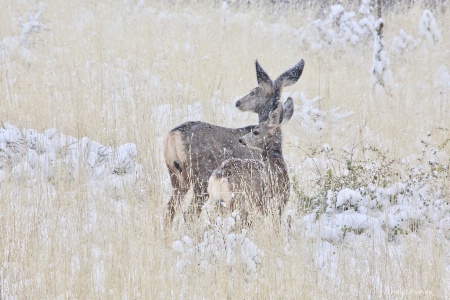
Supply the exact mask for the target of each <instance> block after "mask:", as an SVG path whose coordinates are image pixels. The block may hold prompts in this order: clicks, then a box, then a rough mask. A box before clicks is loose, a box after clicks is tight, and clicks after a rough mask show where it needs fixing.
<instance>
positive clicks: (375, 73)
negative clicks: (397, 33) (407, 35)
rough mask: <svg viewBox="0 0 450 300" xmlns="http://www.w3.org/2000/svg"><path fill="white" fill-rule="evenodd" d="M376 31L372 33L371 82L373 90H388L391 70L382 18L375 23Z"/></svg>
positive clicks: (390, 84)
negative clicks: (383, 33)
mask: <svg viewBox="0 0 450 300" xmlns="http://www.w3.org/2000/svg"><path fill="white" fill-rule="evenodd" d="M375 28H376V32H375V33H374V34H373V65H372V69H371V72H372V84H373V87H374V89H375V91H377V92H380V91H386V92H389V90H390V88H391V86H392V80H393V79H392V71H391V70H390V68H389V66H390V62H389V58H388V57H387V52H386V47H385V45H384V41H383V35H382V29H383V19H381V18H379V19H378V20H377V22H376V24H375Z"/></svg>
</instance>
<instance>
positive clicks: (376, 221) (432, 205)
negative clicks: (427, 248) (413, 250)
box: [291, 128, 450, 242]
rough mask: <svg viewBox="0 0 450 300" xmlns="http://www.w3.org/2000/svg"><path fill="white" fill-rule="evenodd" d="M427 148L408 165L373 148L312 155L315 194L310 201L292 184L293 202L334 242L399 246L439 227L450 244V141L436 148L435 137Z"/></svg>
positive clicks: (313, 152)
mask: <svg viewBox="0 0 450 300" xmlns="http://www.w3.org/2000/svg"><path fill="white" fill-rule="evenodd" d="M440 131H443V132H444V133H446V132H447V133H448V129H444V128H441V129H440ZM421 144H422V145H423V150H422V153H420V154H419V155H414V156H411V157H409V158H406V159H402V160H393V159H388V157H387V155H386V154H384V153H382V152H381V151H379V150H378V149H376V148H373V147H363V148H361V149H350V150H335V149H333V148H331V147H330V146H328V145H325V146H321V147H317V148H315V149H310V153H309V156H310V157H311V159H314V164H315V166H316V172H317V174H316V178H317V179H316V184H315V190H314V191H313V192H311V193H309V194H308V195H306V193H304V192H303V191H302V190H301V188H300V187H299V184H298V182H297V179H296V177H294V178H293V180H292V184H293V191H294V195H293V197H292V198H291V199H292V200H293V202H294V203H295V205H296V209H297V211H299V212H301V214H303V215H304V216H303V217H302V220H303V221H304V222H306V223H307V224H309V223H311V224H309V225H308V226H312V227H317V226H318V227H319V228H321V230H320V234H322V237H323V238H324V239H327V240H330V241H334V242H336V241H339V240H341V239H343V238H345V237H346V236H348V235H349V234H352V235H354V234H363V233H367V234H371V235H375V236H386V235H387V236H388V237H389V239H391V240H396V239H397V238H398V237H399V236H401V235H404V234H409V233H412V232H417V231H419V230H421V229H422V228H423V227H424V226H427V224H438V225H437V226H438V228H437V229H438V232H440V234H442V236H444V237H446V238H449V237H450V226H448V225H446V223H445V222H444V220H448V218H449V216H450V201H449V199H450V155H449V152H448V147H449V146H450V138H445V139H444V140H443V141H441V142H440V143H436V142H434V141H432V139H431V134H429V135H428V136H427V137H426V138H425V139H423V140H422V141H421ZM433 144H434V145H433ZM315 222H317V224H315Z"/></svg>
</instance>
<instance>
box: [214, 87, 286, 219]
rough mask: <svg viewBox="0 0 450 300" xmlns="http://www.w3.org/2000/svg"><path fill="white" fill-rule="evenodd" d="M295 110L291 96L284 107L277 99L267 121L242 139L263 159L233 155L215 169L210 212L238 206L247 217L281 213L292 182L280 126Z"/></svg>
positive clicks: (241, 140)
mask: <svg viewBox="0 0 450 300" xmlns="http://www.w3.org/2000/svg"><path fill="white" fill-rule="evenodd" d="M277 99H278V100H279V95H277ZM293 112H294V107H293V102H292V98H291V97H289V98H288V99H287V100H286V102H285V103H284V107H283V105H282V104H281V102H280V101H278V102H277V103H276V106H275V108H274V109H273V110H272V111H271V112H270V114H269V119H268V120H267V121H265V122H263V123H260V124H259V125H258V126H257V127H255V128H253V130H252V131H251V132H250V133H247V134H246V135H244V136H243V137H242V138H240V139H239V142H240V143H241V144H242V145H244V146H247V147H248V148H251V149H255V150H258V151H259V152H260V154H261V158H262V159H239V158H230V159H228V160H226V161H224V162H223V163H222V164H221V165H220V167H218V168H217V169H215V170H214V171H213V173H212V175H211V177H210V178H209V183H208V194H209V200H208V203H207V205H206V210H207V211H208V213H210V212H211V210H212V211H219V212H220V213H221V214H231V213H232V212H233V211H235V210H238V211H239V214H240V216H241V218H242V219H243V220H244V221H246V219H247V217H248V215H249V214H257V213H259V214H264V215H267V214H270V213H272V212H275V211H278V214H279V216H280V217H281V214H282V213H283V210H284V208H285V206H286V203H287V201H288V200H289V196H290V184H289V176H288V170H287V166H286V163H285V161H284V159H283V153H282V134H281V128H280V126H281V124H282V123H283V124H284V123H286V122H287V121H289V120H290V118H291V117H292V115H293Z"/></svg>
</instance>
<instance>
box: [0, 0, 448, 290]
mask: <svg viewBox="0 0 450 300" xmlns="http://www.w3.org/2000/svg"><path fill="white" fill-rule="evenodd" d="M275 7H276V8H277V9H273V6H270V5H267V4H264V3H263V2H257V3H256V4H254V5H250V6H246V5H241V6H233V5H230V6H229V8H228V9H227V10H223V9H222V8H221V3H212V4H211V3H203V2H200V3H199V2H193V3H188V2H177V1H173V2H171V3H166V2H165V1H148V2H147V3H146V2H144V1H102V2H97V3H92V1H78V2H67V1H60V0H49V1H46V2H43V3H36V2H35V1H20V2H17V1H7V3H6V4H5V5H3V8H2V9H1V10H0V34H1V35H0V41H3V44H0V45H1V47H0V50H1V51H0V54H1V56H0V82H1V84H0V121H2V122H9V123H11V124H14V125H15V126H19V127H22V128H35V129H37V130H39V131H43V130H45V129H47V128H51V127H55V128H56V129H57V130H58V131H60V132H63V133H65V134H68V135H73V136H75V137H77V138H81V137H83V136H88V137H90V138H91V139H93V140H96V141H99V142H100V143H102V144H105V145H115V146H117V145H120V144H123V143H126V142H132V143H135V144H136V145H137V146H138V150H139V155H138V161H139V163H141V164H142V165H143V166H144V173H143V177H142V178H141V179H140V180H139V181H138V182H136V183H135V184H133V185H126V186H125V190H126V192H127V193H126V196H125V197H124V198H117V197H115V196H113V195H111V191H108V190H105V189H103V188H97V187H95V184H92V183H90V182H89V181H88V179H86V178H85V177H84V176H83V175H80V178H77V179H76V180H72V179H67V176H65V174H66V173H65V170H58V172H59V173H57V174H60V176H59V177H58V180H56V181H55V182H53V183H48V182H39V183H38V184H37V185H34V186H31V187H30V186H27V185H26V184H21V183H17V182H16V181H8V180H5V181H3V182H2V183H0V205H1V208H0V232H1V242H0V257H1V264H0V295H1V296H0V298H4V299H16V298H17V299H45V298H49V299H51V298H58V299H60V298H81V299H97V298H126V299H128V298H141V299H166V298H208V299H212V298H262V299H266V298H269V299H276V298H287V299H308V298H309V299H311V298H314V299H318V298H322V299H327V298H336V299H348V298H366V297H371V298H400V297H401V296H404V298H405V299H414V298H416V297H417V295H418V294H419V296H420V297H424V298H430V299H431V298H432V299H442V298H445V297H446V296H447V297H448V295H449V292H450V291H449V289H450V288H449V286H448V282H449V279H450V277H449V260H448V252H447V251H448V250H447V249H446V246H445V245H446V244H445V243H444V242H442V241H441V240H439V239H437V237H436V235H435V232H434V231H432V230H430V231H429V232H427V233H426V234H425V235H424V236H425V238H418V237H416V236H415V235H412V236H406V237H405V238H404V245H406V246H404V247H399V246H398V245H395V244H392V243H388V242H386V243H374V244H372V245H367V244H365V243H363V240H361V244H360V245H358V247H354V246H352V247H350V246H347V245H346V244H343V245H340V246H339V247H337V248H330V246H329V245H328V244H325V243H323V242H322V241H320V240H317V239H314V238H311V237H305V236H304V235H303V233H302V232H297V233H295V234H292V235H290V236H288V235H284V234H279V232H278V231H276V230H274V229H271V228H270V226H267V224H261V225H259V226H258V225H255V226H254V227H253V228H252V229H251V230H250V231H249V233H248V234H249V237H251V238H252V240H253V241H254V242H255V243H256V244H257V245H258V246H259V247H260V248H261V249H263V251H264V261H263V264H262V266H261V267H260V268H259V269H258V271H257V274H247V273H246V272H245V268H244V267H243V265H244V263H243V262H240V261H239V260H238V262H237V264H236V266H237V267H235V268H233V269H232V270H230V267H228V266H227V265H226V264H225V263H223V262H218V263H217V264H216V265H215V266H214V267H213V268H212V269H210V270H209V271H205V270H203V269H201V268H200V267H199V266H197V265H195V264H193V265H191V266H188V267H187V268H185V269H184V270H183V272H181V273H179V272H177V271H176V263H177V253H176V252H174V251H173V250H172V248H171V244H172V242H173V241H174V240H175V239H177V238H180V237H181V236H183V235H184V234H186V232H187V234H190V233H189V230H188V229H183V228H181V229H180V231H177V228H175V229H174V230H173V231H169V232H164V231H163V228H162V227H161V216H162V212H163V209H164V203H165V201H167V200H168V198H169V196H170V185H169V179H168V174H167V171H166V169H165V166H164V163H163V158H162V138H163V135H164V133H165V132H167V131H168V130H169V129H171V128H172V127H174V126H176V125H178V124H180V123H182V122H184V121H186V120H194V119H200V120H202V121H207V122H211V123H214V124H220V125H224V126H232V127H238V126H241V125H245V124H249V123H255V122H256V121H257V119H256V116H253V115H248V114H244V113H241V112H238V111H236V110H235V108H234V107H233V106H234V99H235V97H236V96H238V95H243V94H245V93H247V92H248V91H249V90H250V89H251V88H253V87H254V86H255V85H256V78H255V70H254V60H255V59H256V58H257V59H259V61H260V63H261V64H262V65H263V67H264V68H265V70H266V71H267V72H268V73H269V74H270V75H271V76H272V77H276V76H278V75H279V74H280V73H281V72H283V71H284V70H286V69H287V68H288V67H289V66H291V65H293V64H294V63H296V62H298V61H299V60H300V59H301V58H304V59H305V61H306V66H305V70H304V73H303V75H302V77H301V79H300V81H299V82H298V83H297V84H296V85H294V86H293V87H289V88H286V92H287V93H290V92H294V91H303V92H304V94H305V95H306V96H307V97H308V98H313V97H316V96H320V97H323V100H321V102H320V109H322V110H324V111H326V110H330V109H332V108H336V107H341V108H342V109H343V110H345V111H352V112H354V114H353V115H352V116H351V117H350V118H349V121H348V122H349V124H350V125H349V127H347V128H346V129H345V130H340V131H338V133H336V130H335V124H333V123H332V122H331V121H329V122H328V123H327V124H326V125H327V126H326V128H325V129H324V130H323V131H321V132H320V133H319V134H317V133H310V134H308V133H304V131H302V129H301V119H300V118H299V117H298V116H297V119H295V118H294V119H293V121H294V122H292V121H291V122H290V124H289V125H287V126H286V128H285V129H284V138H285V145H286V147H285V152H286V157H288V158H289V161H288V163H289V164H290V165H294V166H295V165H296V164H300V162H301V161H302V160H304V159H305V151H301V150H302V149H303V150H305V149H307V148H308V147H315V146H318V145H321V144H323V143H327V144H330V145H332V146H333V147H335V148H346V147H352V146H354V145H357V144H358V143H361V142H362V141H366V140H371V142H372V143H374V144H376V145H377V146H378V147H380V148H382V149H383V150H384V151H386V152H387V153H388V154H389V155H391V156H392V157H393V158H402V157H406V156H408V155H410V154H413V153H416V152H417V151H419V150H420V147H421V144H420V139H419V138H418V136H421V135H426V134H427V132H428V131H432V132H435V131H436V128H438V127H444V128H449V129H450V124H449V115H450V111H449V110H450V95H449V92H448V89H447V90H446V91H444V92H442V91H440V90H439V89H437V88H436V86H435V81H436V76H437V75H436V74H438V69H439V67H440V66H445V67H446V68H447V70H449V69H450V52H449V50H448V49H450V42H449V41H450V31H449V30H448V28H449V26H450V23H449V20H450V18H448V13H447V14H445V15H444V14H442V13H441V12H439V13H437V14H436V17H437V21H438V25H439V28H440V29H441V33H442V42H441V43H440V44H437V45H429V44H425V43H423V44H421V45H420V46H419V47H418V48H417V49H415V50H414V51H410V52H407V53H405V54H404V55H402V56H400V57H395V56H390V60H391V70H392V72H393V76H394V85H395V88H394V89H393V93H392V94H391V95H385V94H376V93H374V91H373V89H372V85H371V81H370V80H371V78H370V68H371V65H372V55H373V53H372V46H371V45H372V44H371V43H370V42H369V44H368V46H365V47H362V48H359V49H350V48H349V49H347V51H345V52H342V53H316V52H314V51H312V50H309V49H308V48H307V47H305V45H301V44H299V42H298V36H296V35H295V34H294V33H295V29H299V28H301V27H302V26H305V25H306V24H308V23H309V22H310V21H312V20H314V19H315V18H316V17H317V14H318V13H317V11H318V7H317V6H314V5H313V6H302V5H299V4H296V5H294V6H292V7H291V9H287V8H285V7H283V6H282V5H279V6H275ZM422 10H423V7H421V6H420V5H419V4H418V5H415V6H414V7H412V8H410V9H406V8H404V9H399V11H400V12H399V13H396V12H395V11H393V12H390V13H387V14H386V16H385V31H384V33H385V40H386V44H387V45H389V43H390V42H391V41H392V39H393V37H394V36H395V35H398V32H399V30H400V29H401V28H404V29H406V30H407V31H408V32H409V33H410V34H414V35H417V33H418V23H419V20H420V16H421V13H422ZM39 11H42V16H41V17H40V18H39V24H40V26H37V27H34V28H33V29H34V30H31V31H24V29H23V28H24V27H23V24H24V23H26V22H27V21H29V15H30V14H31V15H35V14H36V13H37V12H39ZM295 100H297V101H299V100H298V99H294V101H295ZM197 103H199V104H197ZM297 104H298V105H300V103H297ZM296 114H297V113H296ZM369 129H370V130H369ZM300 133H304V135H303V136H300ZM444 138H445V137H444ZM294 146H295V147H294ZM299 149H300V150H299ZM304 176H305V177H304V178H301V176H300V179H301V180H300V186H302V185H305V186H307V185H308V184H309V183H308V182H307V176H306V175H304ZM198 234H201V232H200V233H198ZM287 239H289V243H288V241H287ZM335 249H337V251H336V250H335ZM327 274H334V275H333V277H330V276H329V275H327Z"/></svg>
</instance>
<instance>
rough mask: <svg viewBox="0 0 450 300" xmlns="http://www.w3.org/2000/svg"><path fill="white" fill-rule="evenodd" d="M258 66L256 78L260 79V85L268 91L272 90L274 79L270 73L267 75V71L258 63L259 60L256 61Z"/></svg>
mask: <svg viewBox="0 0 450 300" xmlns="http://www.w3.org/2000/svg"><path fill="white" fill-rule="evenodd" d="M255 66H256V79H257V80H258V85H259V86H260V87H262V88H263V89H264V90H265V91H266V92H268V93H271V92H272V79H270V77H269V75H267V73H266V71H264V69H263V68H262V67H261V65H260V64H259V63H258V60H256V61H255Z"/></svg>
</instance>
